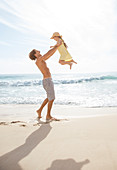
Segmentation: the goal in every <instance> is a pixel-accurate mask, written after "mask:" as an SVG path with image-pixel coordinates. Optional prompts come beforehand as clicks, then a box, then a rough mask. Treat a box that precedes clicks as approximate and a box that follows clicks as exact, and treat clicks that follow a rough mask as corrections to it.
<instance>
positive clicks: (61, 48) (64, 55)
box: [58, 43, 72, 61]
mask: <svg viewBox="0 0 117 170" xmlns="http://www.w3.org/2000/svg"><path fill="white" fill-rule="evenodd" d="M58 51H59V53H60V60H64V61H70V60H72V56H71V55H70V53H69V52H68V51H67V48H66V47H65V46H64V44H63V43H62V44H61V45H60V46H59V47H58Z"/></svg>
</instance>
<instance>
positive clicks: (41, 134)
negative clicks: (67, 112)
mask: <svg viewBox="0 0 117 170" xmlns="http://www.w3.org/2000/svg"><path fill="white" fill-rule="evenodd" d="M72 111H73V112H74V111H75V110H73V109H72ZM85 111H86V110H85ZM111 111H112V110H111ZM111 111H110V114H109V115H108V116H98V117H90V118H87V117H84V118H83V119H82V118H77V119H73V118H72V119H69V120H62V121H59V122H55V121H53V122H50V123H46V124H39V123H38V124H37V123H36V124H31V123H27V124H26V123H24V122H22V123H21V122H19V123H12V124H8V125H1V126H0V134H1V135H0V146H1V149H0V169H1V170H32V169H35V170H55V169H57V170H71V169H72V170H76V169H77V170H81V169H86V170H104V169H106V170H116V169H117V159H116V158H117V147H116V144H117V135H116V134H117V123H116V122H117V114H115V115H111V113H112V112H111ZM24 125H25V126H24Z"/></svg>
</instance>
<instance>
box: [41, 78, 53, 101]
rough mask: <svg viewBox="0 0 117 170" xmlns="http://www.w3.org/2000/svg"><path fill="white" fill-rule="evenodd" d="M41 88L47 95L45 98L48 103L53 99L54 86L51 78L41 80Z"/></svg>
mask: <svg viewBox="0 0 117 170" xmlns="http://www.w3.org/2000/svg"><path fill="white" fill-rule="evenodd" d="M43 87H44V89H45V91H46V93H47V98H48V100H49V101H51V100H54V99H55V92H54V84H53V81H52V78H46V79H43Z"/></svg>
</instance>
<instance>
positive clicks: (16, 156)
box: [0, 123, 52, 170]
mask: <svg viewBox="0 0 117 170" xmlns="http://www.w3.org/2000/svg"><path fill="white" fill-rule="evenodd" d="M51 129H52V127H51V126H50V124H49V123H48V124H46V125H41V127H39V129H37V130H36V131H34V132H33V133H32V134H31V135H30V136H28V137H27V139H26V142H25V143H24V144H23V145H21V146H19V147H18V148H16V149H14V150H12V151H11V152H8V153H6V154H5V155H3V156H1V157H0V170H22V168H21V166H20V165H19V164H18V163H19V161H21V160H22V159H23V158H25V157H26V156H27V155H28V154H29V153H30V152H31V151H32V150H33V149H34V148H35V147H36V146H37V145H38V144H39V143H40V142H41V141H43V140H44V139H45V138H46V137H47V135H48V134H49V132H50V131H51Z"/></svg>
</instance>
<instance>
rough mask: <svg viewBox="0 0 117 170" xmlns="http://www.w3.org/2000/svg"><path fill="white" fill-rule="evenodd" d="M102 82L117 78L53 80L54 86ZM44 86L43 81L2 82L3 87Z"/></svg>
mask: <svg viewBox="0 0 117 170" xmlns="http://www.w3.org/2000/svg"><path fill="white" fill-rule="evenodd" d="M102 80H108V81H110V80H117V77H116V76H100V77H89V78H81V79H73V80H53V81H54V84H78V83H87V82H94V81H102ZM41 84H42V80H29V81H11V80H9V81H0V86H1V87H4V86H5V87H7V86H12V87H20V86H39V85H41Z"/></svg>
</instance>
